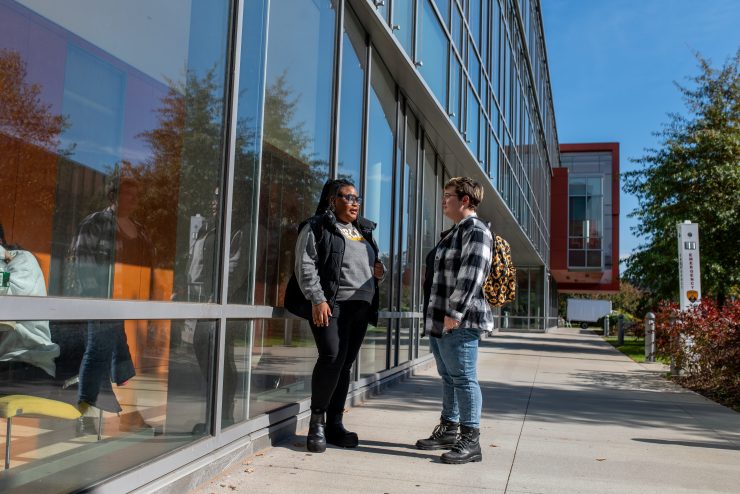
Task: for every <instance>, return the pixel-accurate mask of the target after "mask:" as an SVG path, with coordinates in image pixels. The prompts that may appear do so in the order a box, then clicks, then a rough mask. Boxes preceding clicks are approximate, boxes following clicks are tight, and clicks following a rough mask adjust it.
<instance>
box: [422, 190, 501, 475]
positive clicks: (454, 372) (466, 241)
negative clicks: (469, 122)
mask: <svg viewBox="0 0 740 494" xmlns="http://www.w3.org/2000/svg"><path fill="white" fill-rule="evenodd" d="M482 200H483V187H481V185H480V184H478V183H477V182H476V181H475V180H473V179H471V178H468V177H458V178H453V179H451V180H450V181H448V182H447V184H445V187H444V196H443V199H442V211H443V213H444V214H445V216H447V217H448V218H449V219H451V220H452V221H453V222H455V226H454V227H453V228H452V229H451V230H449V233H447V234H446V235H445V236H444V237H443V238H442V240H440V241H439V243H438V244H437V246H436V247H435V248H434V254H433V255H430V256H428V257H427V259H428V262H433V269H432V270H429V271H432V272H433V273H434V275H433V278H432V283H431V287H430V290H429V299H428V305H427V308H426V320H425V329H426V330H427V332H428V333H429V334H430V335H431V336H432V338H431V339H430V347H431V350H432V353H433V354H434V359H435V361H436V363H437V371H438V372H439V375H440V376H441V377H442V416H441V420H440V424H439V425H437V426H436V427H435V429H434V432H433V433H432V435H431V436H430V437H429V438H426V439H420V440H419V441H417V443H416V446H417V448H419V449H427V450H429V449H450V450H451V451H448V452H447V453H444V454H443V455H442V457H441V460H442V461H443V462H444V463H452V464H461V463H468V462H476V461H481V460H482V455H481V449H480V439H479V438H480V415H481V407H482V397H481V391H480V385H479V384H478V376H477V370H476V366H477V361H478V341H479V339H480V334H481V332H482V331H491V330H492V329H493V315H492V313H491V309H490V307H489V305H488V303H487V302H486V300H485V298H484V296H483V283H484V281H485V280H486V277H487V276H488V272H489V270H490V268H491V253H492V248H493V239H492V237H491V232H490V231H489V229H488V226H487V225H486V223H484V222H483V221H482V220H480V219H479V218H478V216H477V215H476V213H475V210H476V208H477V207H478V205H479V204H480V203H481V201H482ZM458 427H459V429H460V432H459V434H458Z"/></svg>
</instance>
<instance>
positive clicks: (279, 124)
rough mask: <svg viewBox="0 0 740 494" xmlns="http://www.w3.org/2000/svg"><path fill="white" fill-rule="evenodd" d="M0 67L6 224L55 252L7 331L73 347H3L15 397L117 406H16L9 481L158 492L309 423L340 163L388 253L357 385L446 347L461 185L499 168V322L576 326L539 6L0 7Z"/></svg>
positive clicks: (491, 0) (7, 386)
mask: <svg viewBox="0 0 740 494" xmlns="http://www.w3.org/2000/svg"><path fill="white" fill-rule="evenodd" d="M0 67H1V68H0V73H2V77H3V78H2V80H0V84H2V86H0V176H1V177H3V178H2V190H3V192H4V193H3V201H0V224H2V226H3V231H4V241H5V242H6V243H7V244H8V245H13V244H14V246H15V249H22V250H25V251H28V252H30V253H32V254H33V256H34V258H35V260H36V261H37V263H38V266H32V267H31V268H32V269H31V271H28V272H20V271H17V272H14V273H11V282H12V283H15V284H16V285H11V290H10V291H9V292H8V293H7V294H6V295H3V296H0V320H2V321H4V322H2V323H0V345H1V344H2V343H7V342H9V341H11V338H12V335H14V334H20V333H19V332H20V331H22V330H24V329H23V328H27V327H34V328H36V329H37V333H36V337H37V341H36V342H35V343H34V345H37V346H38V345H41V346H43V347H44V349H45V351H46V352H47V356H49V355H51V356H52V357H53V360H54V367H53V368H52V369H51V371H50V372H48V371H46V372H43V371H42V372H41V373H39V369H40V367H39V365H38V360H37V357H34V356H33V352H29V351H28V350H29V348H23V344H22V343H18V344H16V348H14V349H13V352H9V353H7V354H5V355H1V354H0V364H2V365H0V371H2V372H1V373H0V399H2V398H1V397H2V396H3V395H4V396H8V395H16V396H18V395H22V396H31V397H34V396H36V397H38V396H44V397H47V398H51V399H52V400H54V401H55V402H59V403H71V404H73V405H76V404H77V403H78V401H79V400H81V399H83V398H84V399H85V400H87V401H92V402H94V403H95V404H96V405H97V407H96V408H92V409H89V410H87V411H86V412H85V415H84V416H83V417H82V418H81V419H79V420H63V419H59V418H52V417H53V413H52V412H51V411H49V412H48V413H47V414H46V415H45V414H44V413H41V414H37V415H34V416H23V414H22V413H21V414H19V415H18V416H16V417H14V418H13V431H12V433H11V434H10V437H7V435H6V436H4V438H3V441H4V442H5V444H6V445H8V443H9V448H8V451H9V468H8V469H7V470H6V471H5V472H4V473H2V474H0V490H1V491H2V492H9V493H10V492H25V491H27V490H28V489H37V490H38V492H68V491H75V490H80V489H86V488H89V487H91V486H101V487H102V488H104V489H108V490H110V491H112V492H116V491H122V490H131V489H135V488H138V487H143V486H147V485H148V486H153V485H155V483H156V482H161V480H158V479H160V478H161V477H163V476H164V475H166V474H168V473H169V472H173V471H177V470H178V469H182V468H183V467H184V466H185V465H188V464H192V462H195V461H198V460H199V459H202V458H204V457H206V456H207V455H209V454H211V453H213V452H216V451H221V450H224V449H228V448H229V447H233V445H234V444H239V443H240V441H242V442H243V441H245V440H246V438H255V437H260V436H265V437H266V436H267V434H268V428H270V427H273V428H274V427H276V425H277V424H286V423H290V421H291V420H293V421H294V420H295V418H296V417H299V416H302V414H304V412H305V411H306V410H307V405H308V404H307V399H308V397H309V396H310V379H311V370H312V367H313V363H314V361H315V357H316V352H315V349H314V346H313V338H312V336H311V332H310V329H309V327H308V325H307V323H306V322H305V321H302V320H299V319H296V318H295V317H292V316H291V315H290V314H288V313H287V312H286V311H285V310H284V309H283V308H282V305H283V296H284V290H285V286H286V284H287V281H288V278H289V276H290V274H291V271H292V262H293V247H294V243H295V240H296V237H297V225H298V223H299V222H300V221H301V220H302V219H304V218H306V217H308V216H310V215H311V214H313V211H314V208H315V207H316V203H317V200H318V195H319V192H320V190H321V187H322V184H323V183H324V181H325V180H326V179H328V178H330V177H344V178H349V179H350V180H352V181H353V182H354V183H355V184H356V185H357V188H358V190H360V193H361V195H362V196H363V197H364V202H363V211H362V213H363V215H364V216H366V217H368V218H369V219H371V220H373V221H375V222H377V223H378V229H377V231H376V236H377V240H378V244H379V247H380V251H381V255H382V258H383V261H384V263H385V264H386V266H387V267H388V270H389V271H388V274H387V276H386V279H385V281H384V283H383V284H382V285H381V320H380V322H379V324H378V326H377V327H371V328H370V329H369V331H368V337H367V338H366V340H365V343H364V345H363V347H362V350H361V353H360V356H359V358H358V362H357V365H356V366H355V374H354V379H355V380H354V383H353V386H352V389H353V392H354V393H358V392H361V391H362V390H363V389H368V388H370V387H372V386H375V385H377V384H378V383H380V382H381V381H383V380H387V379H392V378H393V377H394V376H398V375H400V374H401V373H403V372H406V371H408V369H409V368H411V367H413V366H415V365H417V364H419V363H422V362H424V361H426V360H427V359H428V358H429V350H428V339H427V338H423V337H422V336H421V321H422V319H423V317H422V314H421V312H420V311H421V306H422V297H421V285H422V280H421V273H422V272H423V266H422V263H423V259H424V255H425V254H426V252H428V250H429V249H430V248H432V247H433V246H434V244H435V243H436V240H437V238H438V235H439V232H441V231H442V230H443V229H444V228H445V227H446V226H448V223H447V220H446V219H445V218H444V217H443V216H442V214H441V208H440V200H441V187H442V186H443V184H444V183H445V182H446V180H448V179H449V178H450V177H453V176H460V175H468V176H472V177H473V178H475V179H476V180H478V181H479V182H481V183H482V184H484V187H485V200H484V202H483V204H482V207H481V208H480V210H479V215H480V216H481V217H482V218H483V219H485V220H487V221H490V222H491V225H492V229H493V230H494V231H495V232H497V233H499V234H500V235H502V236H504V237H505V238H506V239H507V240H509V242H510V244H511V246H512V253H513V257H514V261H515V263H516V264H517V266H518V268H519V271H518V276H519V289H518V295H517V299H516V301H515V302H514V303H512V304H511V305H510V306H508V307H505V308H503V309H502V310H501V314H500V315H499V319H498V324H499V326H500V327H502V328H506V329H510V330H539V331H541V330H544V329H546V328H548V327H551V326H553V325H554V323H553V321H554V320H555V318H556V316H557V314H556V313H555V312H553V309H552V304H551V303H550V301H551V300H552V299H553V297H554V295H555V294H554V288H553V287H554V283H553V279H552V278H551V276H550V272H549V268H548V266H549V265H550V258H549V256H550V251H551V246H550V237H551V233H550V215H551V211H550V208H551V202H550V187H551V176H552V170H553V169H554V168H557V167H558V166H559V165H560V153H559V149H558V139H557V132H556V129H555V119H554V113H553V102H552V94H551V89H550V81H549V71H548V66H547V56H546V49H545V42H544V32H543V26H542V19H541V14H540V10H539V1H538V0H406V1H402V0H385V1H377V0H376V1H368V0H321V1H319V0H291V1H290V2H284V1H275V0H272V1H270V0H255V1H244V0H215V1H214V0H210V1H205V0H180V1H177V0H168V1H164V2H153V3H151V2H150V3H147V4H138V3H137V4H136V5H134V4H131V3H129V2H123V3H122V2H113V1H100V0H96V1H93V0H71V1H68V2H63V3H59V2H41V1H34V0H16V1H13V0H0ZM9 265H10V264H9ZM32 276H36V279H37V280H38V279H40V277H43V283H42V284H43V285H44V290H43V291H44V292H45V296H40V295H42V294H41V293H40V292H39V291H38V290H37V291H36V292H26V291H24V287H23V286H22V285H23V283H21V282H22V281H23V280H25V279H26V277H32ZM28 345H30V344H28ZM0 348H3V347H2V346H0ZM34 348H35V347H34ZM18 355H25V357H23V358H19V357H18ZM21 371H22V372H23V374H19V372H21ZM52 374H53V376H52ZM18 376H28V378H27V379H26V377H22V378H19V377H18ZM4 413H5V415H8V414H9V413H10V412H7V411H6V412H4ZM3 418H5V417H3ZM293 423H294V422H293ZM11 439H12V441H11ZM52 479H53V480H52Z"/></svg>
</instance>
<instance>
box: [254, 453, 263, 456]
mask: <svg viewBox="0 0 740 494" xmlns="http://www.w3.org/2000/svg"><path fill="white" fill-rule="evenodd" d="M254 456H265V454H264V453H257V454H256V455H254Z"/></svg>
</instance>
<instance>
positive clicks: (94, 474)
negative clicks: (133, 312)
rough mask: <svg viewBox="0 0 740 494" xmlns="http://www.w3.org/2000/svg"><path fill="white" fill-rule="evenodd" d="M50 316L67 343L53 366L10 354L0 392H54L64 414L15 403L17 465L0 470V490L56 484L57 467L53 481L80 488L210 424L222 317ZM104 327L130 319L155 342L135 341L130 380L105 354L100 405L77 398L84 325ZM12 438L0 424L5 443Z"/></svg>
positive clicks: (134, 332)
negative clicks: (30, 412) (26, 411)
mask: <svg viewBox="0 0 740 494" xmlns="http://www.w3.org/2000/svg"><path fill="white" fill-rule="evenodd" d="M26 323H29V321H13V322H5V323H3V325H0V334H2V332H4V331H5V330H7V329H8V328H9V327H10V326H9V325H10V324H12V325H16V326H17V325H23V324H26ZM36 323H37V322H36ZM47 324H48V327H49V329H50V339H51V342H52V343H53V344H54V345H57V346H58V352H59V356H58V357H57V359H56V362H55V364H56V365H55V368H54V372H53V374H54V375H53V376H52V375H50V374H49V373H47V372H45V371H43V370H42V369H41V368H40V367H38V366H37V365H36V363H34V362H35V361H28V360H25V361H20V360H17V359H15V358H10V359H3V361H2V362H0V396H4V397H5V399H6V400H8V399H9V398H7V396H8V395H16V396H23V397H24V399H25V400H34V399H37V398H45V399H48V400H53V402H54V409H56V410H64V411H65V416H66V418H61V417H59V416H56V417H55V416H54V415H53V413H52V412H51V411H50V415H49V416H44V415H41V416H39V415H34V416H24V415H23V412H22V407H13V406H10V407H9V408H10V409H14V410H17V409H18V408H21V411H20V412H17V413H16V414H15V416H14V417H13V418H12V431H11V437H10V439H11V442H10V451H11V457H10V470H8V471H6V473H5V474H4V475H0V491H2V492H4V493H11V492H13V493H14V492H36V491H38V490H39V489H41V490H46V489H48V487H47V488H44V487H41V486H44V485H46V486H49V485H51V484H49V482H50V478H49V477H48V475H50V472H52V473H53V487H52V489H53V490H55V491H57V492H77V491H82V490H85V489H86V488H89V487H90V486H91V485H93V484H94V483H96V482H99V481H101V480H103V479H106V478H109V477H112V476H114V475H116V474H118V473H121V472H123V471H126V470H128V469H131V468H133V467H136V466H137V465H140V464H141V463H143V462H146V461H148V460H151V459H154V458H157V457H159V456H161V455H163V454H165V453H167V452H169V451H172V450H174V449H177V448H180V447H182V446H185V445H187V444H189V443H191V442H193V441H195V440H197V439H200V438H202V437H203V436H204V435H206V434H208V433H209V428H208V427H207V426H206V424H207V423H208V422H209V417H210V413H211V411H210V405H209V403H210V393H211V391H210V390H212V389H213V388H214V379H213V372H212V369H214V365H213V364H214V361H213V355H214V347H213V346H212V341H213V336H214V332H215V328H216V322H215V321H204V320H192V321H168V320H156V321H154V320H150V321H147V320H125V321H122V320H118V321H100V322H95V321H49V322H48V323H47ZM105 327H121V328H125V333H126V337H127V338H128V341H129V342H133V341H135V340H136V339H137V336H138V335H140V334H141V333H146V334H148V335H150V341H152V342H157V344H152V345H151V347H148V346H147V347H140V346H138V345H131V352H130V354H129V355H128V359H129V362H130V363H131V364H133V366H132V372H131V374H132V375H129V376H127V378H126V380H125V381H121V380H118V379H116V377H115V373H116V372H117V371H118V370H119V368H118V366H117V365H115V361H113V362H111V360H110V358H107V359H106V358H105V357H104V356H103V355H102V354H101V357H102V358H103V359H104V360H106V362H107V365H106V366H103V367H100V368H99V369H97V371H98V372H99V374H98V375H96V376H95V378H96V379H97V381H98V382H99V383H100V388H99V390H98V396H97V399H96V401H95V406H88V405H85V404H80V405H78V395H79V391H80V388H81V387H82V385H83V384H82V381H81V376H80V372H81V371H80V369H81V367H82V365H83V362H84V359H85V358H86V357H84V356H83V353H84V349H85V346H86V338H87V335H86V333H89V332H91V331H105ZM199 332H202V334H201V335H199V334H198V333H199ZM112 343H113V341H111V344H112ZM8 403H10V402H8ZM83 405H84V406H83ZM80 412H81V413H82V415H81V416H79V415H78V414H79V413H80ZM117 412H118V413H117ZM66 413H69V415H66ZM3 426H5V423H3ZM3 429H5V427H3ZM6 440H7V438H6V436H5V434H2V435H1V436H0V448H1V449H3V450H4V446H5V441H6Z"/></svg>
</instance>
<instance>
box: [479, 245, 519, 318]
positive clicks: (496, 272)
mask: <svg viewBox="0 0 740 494" xmlns="http://www.w3.org/2000/svg"><path fill="white" fill-rule="evenodd" d="M483 295H484V296H485V297H486V301H487V302H488V304H489V305H490V306H491V307H493V308H496V307H501V306H502V305H504V304H507V303H509V302H512V301H513V300H514V297H515V295H516V267H514V263H513V262H512V261H511V246H510V245H509V242H507V241H506V240H504V239H503V238H502V237H500V236H499V235H496V234H495V233H494V234H493V255H492V259H491V270H490V271H489V272H488V277H486V281H485V282H484V283H483Z"/></svg>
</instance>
